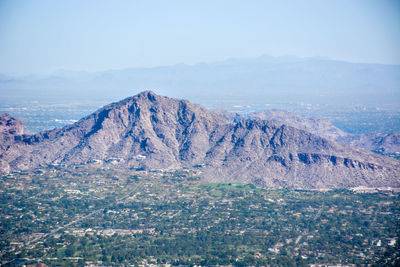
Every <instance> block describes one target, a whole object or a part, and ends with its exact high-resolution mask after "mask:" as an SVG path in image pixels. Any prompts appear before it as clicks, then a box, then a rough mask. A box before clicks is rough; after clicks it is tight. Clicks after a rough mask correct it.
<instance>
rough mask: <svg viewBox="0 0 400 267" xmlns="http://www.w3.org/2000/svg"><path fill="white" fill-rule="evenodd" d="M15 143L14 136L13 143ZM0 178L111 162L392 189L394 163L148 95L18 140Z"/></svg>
mask: <svg viewBox="0 0 400 267" xmlns="http://www.w3.org/2000/svg"><path fill="white" fill-rule="evenodd" d="M17 139H18V138H17ZM20 139H21V140H22V141H19V142H17V143H16V144H15V145H13V146H10V147H9V148H8V149H6V150H5V151H2V154H1V157H0V164H1V165H0V166H1V168H2V171H3V172H7V171H11V170H18V169H28V168H34V167H37V166H39V165H40V164H49V163H66V164H70V163H82V162H83V163H84V162H90V161H101V162H103V161H106V162H107V161H114V162H115V164H116V166H117V167H119V168H145V169H179V168H182V167H192V166H194V165H200V166H203V167H202V168H201V170H202V172H203V176H204V178H205V179H208V180H214V181H221V180H224V181H243V182H252V183H255V184H257V185H260V186H295V187H305V188H312V187H349V186H358V185H366V186H399V185H400V182H399V180H400V179H399V173H400V172H399V170H400V168H399V163H398V162H396V161H394V160H391V159H389V158H386V157H381V156H379V155H374V154H372V153H368V152H365V151H362V150H358V149H354V148H351V147H345V146H342V145H339V144H337V143H334V142H332V141H328V140H327V139H323V138H321V137H318V136H315V135H313V134H310V133H308V132H305V131H303V130H298V129H296V128H293V127H290V126H285V125H278V124H275V123H273V122H269V121H264V120H249V121H238V122H231V121H229V120H227V119H225V118H223V117H222V116H220V115H218V114H217V113H215V112H212V111H208V110H206V109H204V108H203V107H201V106H199V105H195V104H191V103H189V102H188V101H185V100H177V99H171V98H168V97H163V96H159V95H156V94H154V93H153V92H151V91H146V92H143V93H140V94H138V95H136V96H134V97H129V98H126V99H124V100H122V101H120V102H117V103H113V104H110V105H107V106H105V107H103V108H102V109H100V110H98V111H97V112H95V113H93V114H91V115H89V116H87V117H85V118H83V119H81V120H80V121H78V122H76V123H74V124H72V125H69V126H66V127H64V128H61V129H54V130H51V131H45V132H42V133H39V134H36V135H32V136H22V137H21V138H20Z"/></svg>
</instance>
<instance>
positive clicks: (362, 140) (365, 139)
mask: <svg viewBox="0 0 400 267" xmlns="http://www.w3.org/2000/svg"><path fill="white" fill-rule="evenodd" d="M225 116H226V115H225ZM247 117H248V118H250V119H262V120H268V121H273V122H276V123H278V124H286V125H291V126H293V127H295V128H298V129H301V130H304V131H307V132H310V133H313V134H315V135H318V136H321V137H323V138H327V139H329V140H331V141H335V142H338V143H341V144H344V145H351V146H355V147H359V148H362V149H364V150H368V151H374V152H378V153H380V154H384V155H390V156H396V155H400V133H399V132H395V133H390V134H381V133H367V134H350V133H346V132H344V131H342V130H340V129H339V128H337V127H335V126H334V125H333V124H332V123H331V122H329V121H326V120H323V119H320V118H307V117H304V116H302V115H299V114H297V113H293V112H288V111H284V110H276V109H275V110H265V111H262V112H256V113H252V114H249V115H248V116H247Z"/></svg>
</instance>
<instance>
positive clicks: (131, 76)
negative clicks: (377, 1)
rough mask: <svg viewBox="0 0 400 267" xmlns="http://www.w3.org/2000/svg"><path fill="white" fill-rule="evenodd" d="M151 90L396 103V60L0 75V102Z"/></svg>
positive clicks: (261, 61) (240, 62)
mask: <svg viewBox="0 0 400 267" xmlns="http://www.w3.org/2000/svg"><path fill="white" fill-rule="evenodd" d="M134 88H143V89H151V90H153V91H156V92H157V93H159V94H163V95H169V96H172V97H177V98H185V99H190V100H191V101H194V102H196V103H202V104H206V103H207V101H211V100H213V101H214V100H225V101H226V100H231V99H245V100H248V102H251V103H258V102H260V101H266V100H267V101H269V102H270V103H271V102H282V100H285V101H295V102H296V101H297V102H298V101H304V102H307V103H318V104H321V103H329V104H335V103H337V104H371V105H375V104H376V105H380V104H385V105H388V104H391V105H394V106H396V107H397V108H399V107H400V66H397V65H382V64H364V63H349V62H343V61H335V60H328V59H321V58H297V57H270V56H262V57H258V58H250V59H231V60H226V61H221V62H215V63H204V64H196V65H184V64H180V65H175V66H165V67H154V68H133V69H122V70H109V71H104V72H96V73H88V72H71V71H59V72H57V73H54V74H53V75H48V76H26V77H7V76H0V102H3V103H8V102H12V101H21V100H32V99H35V100H39V101H41V102H43V101H45V100H51V101H54V100H63V101H64V100H65V99H70V98H71V96H73V99H74V100H77V99H82V100H88V99H90V100H92V99H100V100H110V101H114V100H117V99H122V98H124V97H125V96H127V95H134V94H136V93H139V91H138V90H137V89H134Z"/></svg>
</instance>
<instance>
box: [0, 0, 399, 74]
mask: <svg viewBox="0 0 400 267" xmlns="http://www.w3.org/2000/svg"><path fill="white" fill-rule="evenodd" d="M263 54H267V55H272V56H282V55H296V56H301V57H309V56H321V57H328V58H332V59H339V60H346V61H352V62H374V63H389V64H400V1H398V0H374V1H372V0H320V1H316V0H298V1H295V0H293V1H287V0H277V1H266V0H263V1H256V0H253V1H251V0H248V1H245V0H242V1H234V0H227V1H223V0H211V1H208V0H202V1H188V0H182V1H175V0H168V1H151V0H143V1H134V0H132V1H119V0H113V1H111V0H110V1H102V0H96V1H94V0H93V1H91V0H86V1H83V0H68V1H67V0H65V1H62V0H57V1H54V0H37V1H33V0H0V73H3V74H9V75H25V74H32V73H33V74H47V73H51V72H54V71H57V70H60V69H66V70H85V71H101V70H107V69H120V68H128V67H152V66H159V65H173V64H177V63H186V64H194V63H199V62H211V61H218V60H224V59H227V58H237V57H256V56H260V55H263Z"/></svg>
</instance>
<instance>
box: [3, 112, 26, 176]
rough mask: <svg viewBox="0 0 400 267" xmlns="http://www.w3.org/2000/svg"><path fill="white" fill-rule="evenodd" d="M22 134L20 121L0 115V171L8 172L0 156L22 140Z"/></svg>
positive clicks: (22, 129)
mask: <svg viewBox="0 0 400 267" xmlns="http://www.w3.org/2000/svg"><path fill="white" fill-rule="evenodd" d="M23 133H24V125H23V123H22V121H20V120H19V119H16V118H13V117H11V116H10V115H9V114H0V170H5V171H9V166H8V164H7V162H5V161H3V160H2V155H3V154H4V153H5V152H6V151H7V150H8V149H10V147H12V146H13V145H14V144H15V143H16V142H18V141H20V140H21V139H22V135H23Z"/></svg>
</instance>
